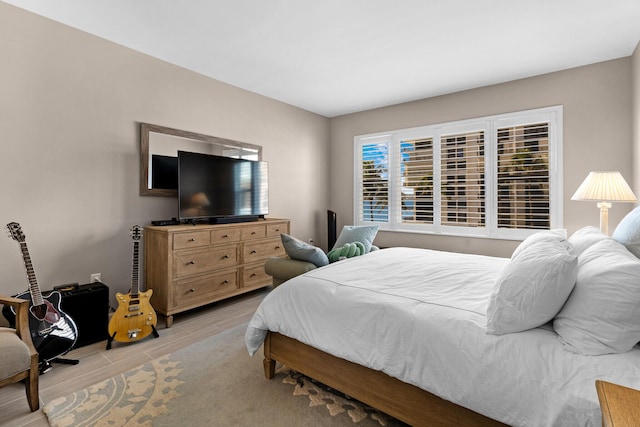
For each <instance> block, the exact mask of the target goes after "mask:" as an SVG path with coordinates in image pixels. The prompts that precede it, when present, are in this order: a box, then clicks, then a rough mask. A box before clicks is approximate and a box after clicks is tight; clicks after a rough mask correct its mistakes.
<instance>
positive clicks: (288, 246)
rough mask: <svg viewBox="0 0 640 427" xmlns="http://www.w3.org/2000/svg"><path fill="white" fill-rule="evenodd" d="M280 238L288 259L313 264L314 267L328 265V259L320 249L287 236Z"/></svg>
mask: <svg viewBox="0 0 640 427" xmlns="http://www.w3.org/2000/svg"><path fill="white" fill-rule="evenodd" d="M280 238H281V239H282V244H283V245H284V250H285V252H286V253H287V255H289V258H291V259H297V260H299V261H307V262H310V263H312V264H315V266H316V267H322V266H323V265H327V264H329V258H327V255H326V254H325V253H324V252H323V251H322V249H320V248H318V247H316V246H313V245H310V244H308V243H306V242H303V241H302V240H298V239H296V238H295V237H293V236H289V235H288V234H281V235H280Z"/></svg>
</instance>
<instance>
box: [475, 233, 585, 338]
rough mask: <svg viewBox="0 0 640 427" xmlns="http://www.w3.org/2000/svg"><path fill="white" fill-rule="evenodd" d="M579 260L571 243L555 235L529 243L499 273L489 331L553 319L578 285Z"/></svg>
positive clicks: (526, 326)
mask: <svg viewBox="0 0 640 427" xmlns="http://www.w3.org/2000/svg"><path fill="white" fill-rule="evenodd" d="M577 264H578V259H577V257H576V256H575V255H574V254H573V253H572V250H571V245H570V244H569V243H568V242H567V241H566V240H559V239H558V237H557V236H555V235H547V236H546V237H544V238H539V239H538V240H537V241H536V242H533V243H532V244H530V245H528V246H526V247H525V248H524V249H523V250H522V251H520V252H519V253H517V254H516V256H515V257H513V258H512V259H511V261H510V262H509V264H507V266H506V267H505V268H504V269H503V270H502V272H501V273H500V276H499V277H498V280H497V282H496V285H495V287H494V289H493V292H492V293H491V297H490V300H489V306H488V308H487V327H486V331H487V333H488V334H493V335H502V334H508V333H511V332H520V331H524V330H527V329H531V328H535V327H538V326H541V325H544V324H545V323H547V322H549V321H550V320H551V319H553V318H554V317H555V315H556V314H557V313H558V311H560V309H561V308H562V306H563V304H564V303H565V301H566V300H567V297H568V296H569V294H570V293H571V290H572V289H573V286H574V285H575V282H576V269H577Z"/></svg>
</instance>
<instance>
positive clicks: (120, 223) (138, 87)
mask: <svg viewBox="0 0 640 427" xmlns="http://www.w3.org/2000/svg"><path fill="white" fill-rule="evenodd" d="M0 58H2V59H1V60H0V94H1V96H0V129H1V131H2V133H1V138H2V139H1V140H0V144H1V146H2V148H3V150H2V156H3V165H2V167H1V168H0V179H1V180H2V182H3V185H2V187H1V188H2V193H1V195H2V197H1V199H0V200H2V201H1V202H0V216H1V218H0V219H1V221H3V222H2V224H0V225H4V224H6V223H7V222H9V221H18V222H20V223H21V224H22V225H23V228H24V230H25V232H26V235H27V241H28V243H29V248H30V250H31V255H32V258H33V262H34V267H35V271H36V274H37V276H38V279H39V282H40V284H41V286H42V288H43V289H50V288H51V287H52V286H54V285H57V284H62V283H68V282H80V283H86V282H87V281H88V279H89V274H90V273H94V272H100V273H102V275H103V280H104V281H105V282H106V283H107V284H108V285H109V286H110V287H111V291H112V294H113V292H115V291H121V292H124V291H126V289H127V288H128V287H129V284H130V283H129V282H130V274H131V252H132V247H131V240H130V238H129V236H128V230H129V228H130V227H131V225H133V224H135V223H138V224H141V225H145V224H148V223H149V222H150V221H151V220H154V219H165V218H170V217H172V216H175V215H176V210H177V202H176V200H175V199H171V198H157V197H141V196H139V195H138V179H139V175H138V174H139V170H138V161H139V152H138V144H139V139H138V138H139V136H138V125H137V123H138V122H148V123H155V124H160V125H164V126H169V127H174V128H178V129H185V130H190V131H194V132H199V133H205V134H210V135H215V136H219V137H223V138H229V139H236V140H239V141H245V142H249V143H254V144H260V145H263V147H264V159H265V160H267V161H269V164H270V165H269V166H270V187H271V190H270V197H271V200H270V210H271V216H272V217H288V218H291V219H292V233H293V234H294V235H296V236H297V237H300V238H302V239H305V240H306V239H308V238H310V237H311V238H313V239H315V240H316V241H317V242H319V243H320V244H322V245H324V244H326V224H325V218H326V214H325V211H326V209H327V208H329V209H333V210H335V211H337V212H338V221H339V224H338V225H339V226H342V225H344V224H347V223H350V222H352V215H353V214H352V211H353V205H352V191H353V190H352V188H353V137H354V136H355V135H359V134H365V133H371V132H376V131H383V130H390V129H399V128H406V127H412V126H420V125H426V124H431V123H439V122H446V121H451V120H460V119H466V118H471V117H478V116H485V115H490V114H498V113H505V112H510V111H517V110H523V109H530V108H536V107H543V106H549V105H557V104H561V105H563V106H564V112H565V116H564V124H565V128H564V157H565V165H564V167H565V174H564V200H565V210H564V223H565V226H566V227H567V228H568V229H569V230H570V231H573V230H575V229H577V228H578V227H580V226H583V225H588V224H593V225H596V224H597V221H598V212H597V208H596V207H595V205H593V206H592V205H591V204H590V203H585V202H571V201H570V200H569V198H570V197H571V195H572V194H573V191H575V189H576V188H577V186H578V185H579V184H580V182H581V181H582V179H583V178H584V177H585V176H586V174H587V173H588V172H589V171H590V170H596V169H616V170H620V171H622V173H623V174H624V176H625V177H627V178H628V179H629V180H631V179H632V164H633V163H635V165H636V170H640V160H635V162H634V161H632V153H633V150H632V146H633V144H632V138H635V146H640V139H639V138H640V136H639V135H640V131H639V129H640V116H639V114H640V108H638V104H639V103H640V94H639V93H640V84H639V83H638V82H640V64H639V63H640V54H639V53H638V51H636V53H635V55H634V56H633V57H631V58H625V59H620V60H616V61H609V62H605V63H601V64H595V65H591V66H587V67H582V68H578V69H574V70H568V71H564V72H559V73H553V74H548V75H544V76H539V77H534V78H530V79H525V80H520V81H516V82H511V83H505V84H501V85H495V86H490V87H485V88H480V89H475V90H470V91H465V92H461V93H456V94H451V95H447V96H442V97H437V98H431V99H425V100H421V101H417V102H412V103H407V104H402V105H397V106H391V107H387V108H381V109H376V110H371V111H367V112H363V113H357V114H351V115H346V116H341V117H336V118H333V119H326V118H323V117H321V116H318V115H315V114H311V113H309V112H306V111H303V110H300V109H297V108H294V107H291V106H288V105H285V104H282V103H279V102H277V101H274V100H270V99H268V98H265V97H262V96H258V95H255V94H252V93H249V92H246V91H243V90H240V89H238V88H235V87H232V86H229V85H225V84H223V83H220V82H218V81H215V80H212V79H209V78H206V77H204V76H201V75H199V74H196V73H193V72H189V71H186V70H184V69H181V68H179V67H176V66H173V65H170V64H167V63H164V62H162V61H159V60H156V59H153V58H150V57H148V56H146V55H142V54H140V53H137V52H135V51H132V50H130V49H126V48H123V47H121V46H118V45H115V44H113V43H110V42H107V41H104V40H102V39H99V38H96V37H93V36H90V35H88V34H86V33H82V32H80V31H77V30H74V29H71V28H69V27H65V26H63V25H60V24H58V23H55V22H52V21H49V20H47V19H44V18H41V17H39V16H37V15H34V14H31V13H28V12H25V11H22V10H20V9H18V8H15V7H13V6H10V5H7V4H5V3H0ZM632 80H633V82H634V86H633V87H634V92H633V94H635V95H634V96H633V97H632V91H631V90H630V88H631V87H632ZM632 100H635V104H634V105H635V113H634V115H633V117H632V114H631V109H632ZM633 129H635V136H632V130H633ZM638 152H640V150H636V152H635V155H636V157H637V156H638ZM327 177H328V178H327ZM327 182H328V185H327ZM634 182H635V183H636V184H635V185H634V190H635V191H636V192H639V191H638V190H640V187H639V185H640V178H638V177H637V176H636V177H635V178H634ZM630 208H631V206H630V205H622V204H617V205H614V207H613V208H612V209H611V212H610V223H611V225H612V226H611V228H613V225H614V224H616V223H617V222H618V221H619V220H620V219H621V218H622V216H623V215H624V214H625V213H626V212H628V211H629V209H630ZM376 243H378V244H380V245H383V246H387V245H389V246H390V245H405V246H418V247H432V248H438V249H445V250H457V251H467V252H476V253H487V254H494V255H504V256H508V255H509V254H510V253H511V251H512V249H513V248H514V247H515V245H516V244H517V242H511V241H497V242H496V241H493V240H487V239H472V238H453V237H443V236H428V235H416V234H404V233H388V232H384V233H382V232H381V233H380V234H379V237H378V240H377V241H376ZM0 255H1V256H0V293H15V292H18V291H21V290H23V289H25V288H26V281H25V275H24V270H23V267H22V260H21V257H20V254H19V250H18V247H17V244H16V243H15V242H14V241H12V240H11V239H9V238H6V237H5V238H2V239H0Z"/></svg>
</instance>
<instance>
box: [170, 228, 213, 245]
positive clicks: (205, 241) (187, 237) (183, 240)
mask: <svg viewBox="0 0 640 427" xmlns="http://www.w3.org/2000/svg"><path fill="white" fill-rule="evenodd" d="M201 246H209V231H206V230H203V231H189V232H187V233H175V234H174V235H173V249H190V248H198V247H201Z"/></svg>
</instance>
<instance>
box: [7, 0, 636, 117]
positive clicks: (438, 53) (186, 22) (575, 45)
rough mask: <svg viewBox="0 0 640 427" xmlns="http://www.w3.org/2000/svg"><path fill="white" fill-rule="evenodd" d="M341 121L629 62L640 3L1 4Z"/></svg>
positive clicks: (175, 0)
mask: <svg viewBox="0 0 640 427" xmlns="http://www.w3.org/2000/svg"><path fill="white" fill-rule="evenodd" d="M3 1H4V2H5V3H10V4H13V5H16V6H18V7H21V8H23V9H26V10H29V11H32V12H34V13H37V14H39V15H43V16H46V17H48V18H51V19H53V20H55V21H58V22H61V23H64V24H67V25H69V26H72V27H75V28H78V29H80V30H83V31H86V32H88V33H91V34H94V35H97V36H99V37H102V38H105V39H107V40H111V41H113V42H115V43H118V44H121V45H123V46H127V47H129V48H131V49H135V50H137V51H140V52H144V53H146V54H148V55H151V56H154V57H156V58H160V59H162V60H165V61H167V62H170V63H173V64H176V65H179V66H182V67H184V68H187V69H190V70H193V71H196V72H198V73H201V74H204V75H206V76H210V77H212V78H214V79H217V80H220V81H223V82H225V83H228V84H231V85H234V86H237V87H240V88H243V89H246V90H248V91H251V92H255V93H258V94H261V95H264V96H267V97H270V98H274V99H277V100H280V101H282V102H286V103H288V104H292V105H295V106H297V107H300V108H303V109H306V110H309V111H312V112H315V113H318V114H321V115H323V116H326V117H334V116H338V115H342V114H346V113H351V112H357V111H363V110H368V109H372V108H376V107H382V106H386V105H392V104H397V103H401V102H407V101H412V100H417V99H422V98H427V97H432V96H437V95H443V94H446V93H452V92H458V91H461V90H465V89H471V88H475V87H481V86H486V85H490V84H494V83H500V82H505V81H510V80H515V79H520V78H524V77H530V76H534V75H539V74H544V73H548V72H553V71H558V70H563V69H568V68H573V67H577V66H581V65H586V64H591V63H595V62H600V61H606V60H610V59H614V58H620V57H625V56H629V55H631V54H632V53H633V51H634V49H635V47H636V46H637V44H638V42H639V41H640V0H597V1H596V0H482V1H480V0H446V1H445V0H393V1H391V0H319V1H318V0H316V1H311V0H187V1H179V0H134V1H132V0H91V1H87V0H46V1H43V0H3Z"/></svg>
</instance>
